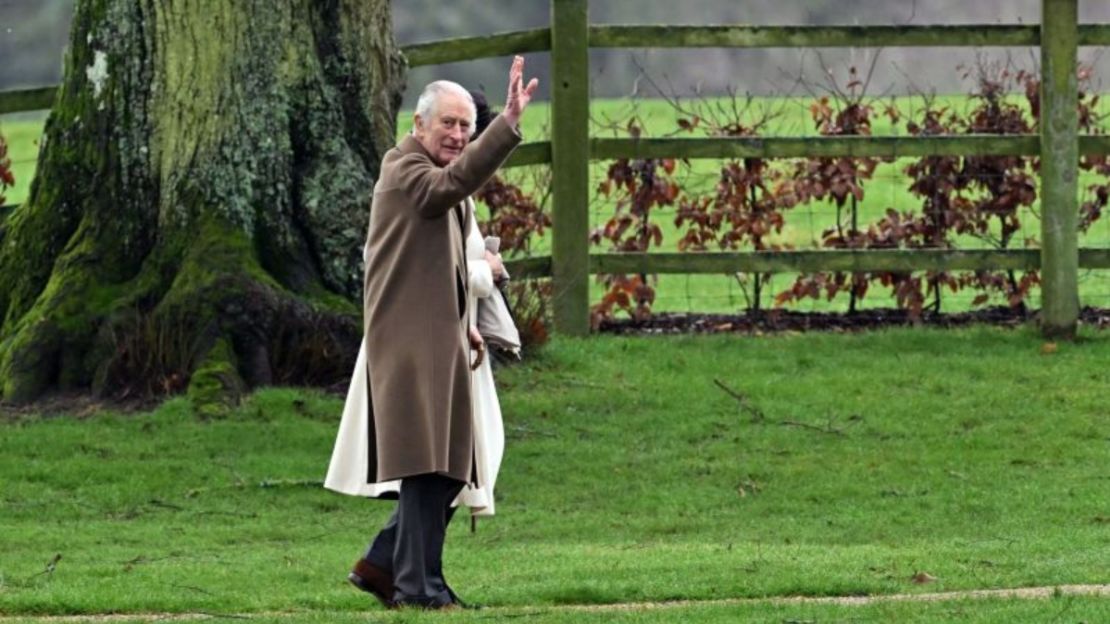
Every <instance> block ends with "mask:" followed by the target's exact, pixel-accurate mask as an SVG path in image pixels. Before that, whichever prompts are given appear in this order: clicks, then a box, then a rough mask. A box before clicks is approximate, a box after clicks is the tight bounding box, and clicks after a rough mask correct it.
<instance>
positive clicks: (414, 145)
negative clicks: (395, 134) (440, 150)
mask: <svg viewBox="0 0 1110 624" xmlns="http://www.w3.org/2000/svg"><path fill="white" fill-rule="evenodd" d="M397 149H399V150H400V151H401V153H402V154H424V155H425V156H427V157H428V158H431V157H432V155H431V154H429V153H428V150H426V149H424V145H422V144H421V143H420V141H417V140H416V137H414V136H412V135H411V134H406V135H405V138H403V139H401V142H400V143H398V144H397Z"/></svg>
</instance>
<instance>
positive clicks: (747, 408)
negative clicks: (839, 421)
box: [713, 379, 863, 435]
mask: <svg viewBox="0 0 1110 624" xmlns="http://www.w3.org/2000/svg"><path fill="white" fill-rule="evenodd" d="M713 383H714V384H716V385H717V387H718V388H720V389H721V390H723V391H724V392H725V394H727V395H729V396H730V397H732V398H733V399H735V400H736V402H737V403H739V404H740V410H741V411H743V412H745V413H747V414H749V415H751V417H752V422H753V423H762V422H767V415H766V414H765V413H764V412H763V410H761V409H759V408H758V407H756V406H754V405H752V404H751V401H750V400H749V399H748V397H747V396H745V395H744V394H743V393H741V392H738V391H736V390H733V389H732V388H729V387H728V386H726V385H725V383H724V382H723V381H721V380H720V379H714V380H713ZM848 420H849V424H848V425H847V426H845V427H840V428H837V427H833V423H834V422H836V418H835V417H833V416H830V417H829V419H828V421H827V422H826V423H825V425H824V426H821V425H814V424H810V423H806V422H801V421H797V420H774V421H770V422H771V424H775V425H781V426H783V427H798V428H801V429H809V430H810V431H819V432H821V433H828V434H830V435H844V431H845V430H846V429H847V428H848V427H851V426H852V425H855V424H857V423H859V422H860V421H862V420H863V417H862V416H859V415H857V414H853V415H852V416H851V417H850V418H849V419H848Z"/></svg>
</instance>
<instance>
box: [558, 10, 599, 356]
mask: <svg viewBox="0 0 1110 624" xmlns="http://www.w3.org/2000/svg"><path fill="white" fill-rule="evenodd" d="M589 58H590V57H589V3H588V0H551V70H552V71H551V81H552V84H551V167H552V171H553V172H554V175H553V176H552V179H553V189H552V193H553V199H554V208H553V211H552V226H553V227H552V258H551V264H552V277H553V285H554V308H555V329H556V331H558V332H560V333H564V334H570V335H575V336H580V335H585V334H587V333H588V332H589V330H590V323H589V278H590V267H589V262H590V258H589V245H588V237H589V230H590V220H589V216H590V215H589V209H588V206H589V183H590V170H589V163H590V143H589V132H590V130H589V122H590V88H589Z"/></svg>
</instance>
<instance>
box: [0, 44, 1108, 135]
mask: <svg viewBox="0 0 1110 624" xmlns="http://www.w3.org/2000/svg"><path fill="white" fill-rule="evenodd" d="M589 42H590V47H593V48H705V47H729V48H760V47H795V48H796V47H912V46H970V47H979V46H1036V45H1040V28H1039V27H1038V26H1035V25H1034V26H1030V25H971V26H743V25H721V26H591V27H590V29H589ZM1079 45H1081V46H1107V45H1110V24H1080V25H1079ZM550 50H551V29H550V28H536V29H533V30H522V31H513V32H505V33H497V34H493V35H482V36H478V37H460V38H455V39H445V40H441V41H430V42H427V43H415V44H410V45H407V46H403V47H402V48H401V51H402V53H404V55H405V58H407V59H408V62H409V66H410V67H420V66H424V65H439V64H443V63H455V62H460V61H471V60H476V59H482V58H493V57H499V56H508V55H511V54H527V53H530V52H547V51H550ZM56 91H57V87H56V86H48V87H41V88H35V89H20V90H14V91H3V92H0V115H3V114H8V113H21V112H28V111H37V110H45V109H48V108H50V106H51V105H52V104H53V102H54V95H55V92H56Z"/></svg>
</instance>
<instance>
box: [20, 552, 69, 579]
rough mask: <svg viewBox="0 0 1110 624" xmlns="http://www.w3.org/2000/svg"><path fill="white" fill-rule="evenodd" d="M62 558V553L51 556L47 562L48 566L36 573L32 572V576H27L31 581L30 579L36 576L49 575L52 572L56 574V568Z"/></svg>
mask: <svg viewBox="0 0 1110 624" xmlns="http://www.w3.org/2000/svg"><path fill="white" fill-rule="evenodd" d="M61 560H62V553H58V554H56V555H54V557H53V558H51V559H50V561H47V562H46V567H45V568H43V569H42V571H41V572H36V573H34V574H32V575H31V576H29V577H27V580H28V581H30V580H32V579H34V578H35V577H36V576H42V575H44V574H45V575H47V576H50V575H51V574H54V570H55V569H57V567H58V562H59V561H61Z"/></svg>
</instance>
